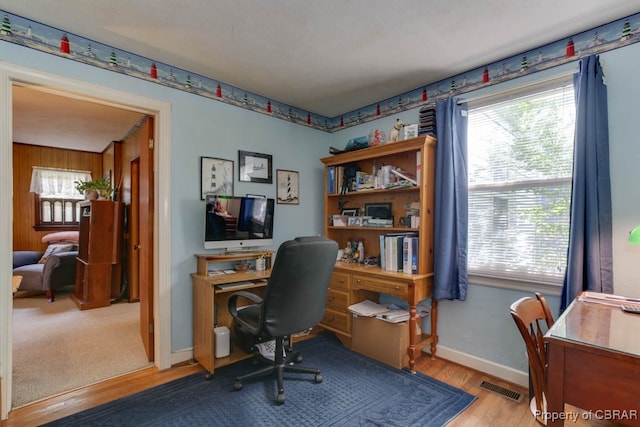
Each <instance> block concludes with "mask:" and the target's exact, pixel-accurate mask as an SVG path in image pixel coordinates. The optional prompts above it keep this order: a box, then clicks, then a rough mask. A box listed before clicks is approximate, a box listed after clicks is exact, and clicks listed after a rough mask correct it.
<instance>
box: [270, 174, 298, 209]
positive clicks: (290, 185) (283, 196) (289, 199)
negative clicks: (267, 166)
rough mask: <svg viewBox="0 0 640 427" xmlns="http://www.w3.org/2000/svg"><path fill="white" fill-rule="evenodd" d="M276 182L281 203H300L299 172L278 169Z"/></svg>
mask: <svg viewBox="0 0 640 427" xmlns="http://www.w3.org/2000/svg"><path fill="white" fill-rule="evenodd" d="M276 182H277V184H276V186H277V187H278V203H279V204H284V205H297V204H300V174H299V173H298V172H296V171H289V170H284V169H278V170H277V171H276Z"/></svg>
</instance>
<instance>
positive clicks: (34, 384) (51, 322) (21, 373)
mask: <svg viewBox="0 0 640 427" xmlns="http://www.w3.org/2000/svg"><path fill="white" fill-rule="evenodd" d="M26 295H27V296H24V297H20V296H17V297H15V298H14V299H13V388H12V407H13V408H18V407H20V406H23V405H25V404H28V403H31V402H35V401H37V400H40V399H42V398H45V397H50V396H53V395H56V394H58V393H61V392H65V391H69V390H73V389H75V388H78V387H82V386H86V385H89V384H93V383H95V382H99V381H104V380H106V379H109V378H113V377H115V376H119V375H123V374H126V373H129V372H132V371H135V370H138V369H143V368H146V367H148V366H150V365H151V364H150V363H149V361H148V360H147V355H146V353H145V351H144V346H143V344H142V338H141V337H140V327H139V325H140V308H139V306H140V303H126V302H123V303H118V304H113V305H111V306H109V307H101V308H95V309H91V310H82V311H81V310H79V309H78V307H77V306H76V305H75V303H74V302H73V300H72V299H71V293H70V291H66V292H59V293H58V295H57V296H56V300H55V301H54V302H52V303H49V302H47V299H46V298H45V297H44V295H42V294H36V295H33V296H29V294H28V293H26Z"/></svg>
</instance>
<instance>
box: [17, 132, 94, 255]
mask: <svg viewBox="0 0 640 427" xmlns="http://www.w3.org/2000/svg"><path fill="white" fill-rule="evenodd" d="M33 166H42V167H52V168H63V169H79V170H89V171H91V176H93V177H94V178H95V177H100V176H102V173H103V170H102V154H100V153H90V152H86V151H77V150H64V149H60V148H50V147H40V146H35V145H28V144H20V143H14V144H13V249H14V250H16V251H18V250H34V251H35V250H40V251H43V250H44V249H45V246H46V245H44V244H43V243H42V241H41V239H42V236H43V235H45V234H48V233H50V232H45V231H36V230H34V228H33V226H34V224H35V218H34V203H35V202H34V195H33V193H30V192H29V186H30V185H31V170H32V167H33Z"/></svg>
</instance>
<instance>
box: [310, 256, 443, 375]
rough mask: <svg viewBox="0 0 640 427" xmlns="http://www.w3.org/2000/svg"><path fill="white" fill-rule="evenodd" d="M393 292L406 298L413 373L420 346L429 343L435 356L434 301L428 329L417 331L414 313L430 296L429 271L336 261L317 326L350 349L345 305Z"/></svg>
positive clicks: (419, 319) (431, 278)
mask: <svg viewBox="0 0 640 427" xmlns="http://www.w3.org/2000/svg"><path fill="white" fill-rule="evenodd" d="M381 293H383V294H388V295H393V296H396V297H398V298H401V299H403V300H405V301H407V303H408V305H409V314H410V316H411V317H410V318H409V321H408V322H407V323H408V328H409V347H408V348H407V350H406V352H407V355H408V356H409V370H410V371H411V372H412V373H415V363H416V359H417V358H418V357H419V356H420V354H421V350H422V348H423V347H425V346H427V345H430V350H431V357H432V358H435V355H436V348H437V343H438V333H437V330H438V301H436V300H435V299H432V300H431V313H430V316H431V319H430V320H431V331H430V333H425V332H424V331H422V333H420V334H418V333H417V332H418V325H419V324H420V322H422V318H421V317H420V316H418V313H417V309H416V306H417V305H418V303H419V302H420V301H422V300H424V299H426V298H429V297H431V296H432V295H433V275H432V274H404V273H401V272H400V273H395V272H390V271H386V270H382V269H381V268H379V267H370V266H364V265H361V264H351V263H344V262H337V263H336V265H335V267H334V270H333V275H332V276H331V281H330V282H329V294H328V296H327V308H326V310H325V316H324V318H323V319H322V321H321V323H320V326H321V327H323V328H325V329H328V330H330V331H333V332H335V333H336V334H337V336H338V338H339V339H340V341H342V343H343V344H344V345H345V346H347V347H349V348H351V337H352V335H351V318H352V317H353V315H352V313H351V312H350V311H349V309H348V307H349V305H351V304H355V303H358V302H360V301H364V300H366V299H369V300H372V301H377V300H378V296H379V294H381Z"/></svg>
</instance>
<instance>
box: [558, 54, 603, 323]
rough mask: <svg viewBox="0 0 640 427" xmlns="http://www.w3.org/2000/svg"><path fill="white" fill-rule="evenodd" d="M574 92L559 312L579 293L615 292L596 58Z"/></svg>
mask: <svg viewBox="0 0 640 427" xmlns="http://www.w3.org/2000/svg"><path fill="white" fill-rule="evenodd" d="M574 87H575V92H576V132H575V144H574V160H573V184H572V190H571V220H570V229H569V251H568V259H567V271H566V274H565V278H564V284H563V287H562V299H561V301H560V311H561V312H562V311H564V309H565V308H566V307H567V306H568V305H569V304H570V303H571V301H572V300H573V299H574V298H575V297H576V296H577V295H578V294H579V293H580V292H581V291H585V290H588V291H595V292H604V293H612V292H613V267H612V245H611V179H610V174H609V124H608V118H607V88H606V86H605V85H604V78H603V74H602V68H601V67H600V61H599V58H598V57H597V56H590V57H588V58H584V59H582V60H581V61H580V72H579V73H577V74H576V75H575V76H574Z"/></svg>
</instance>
